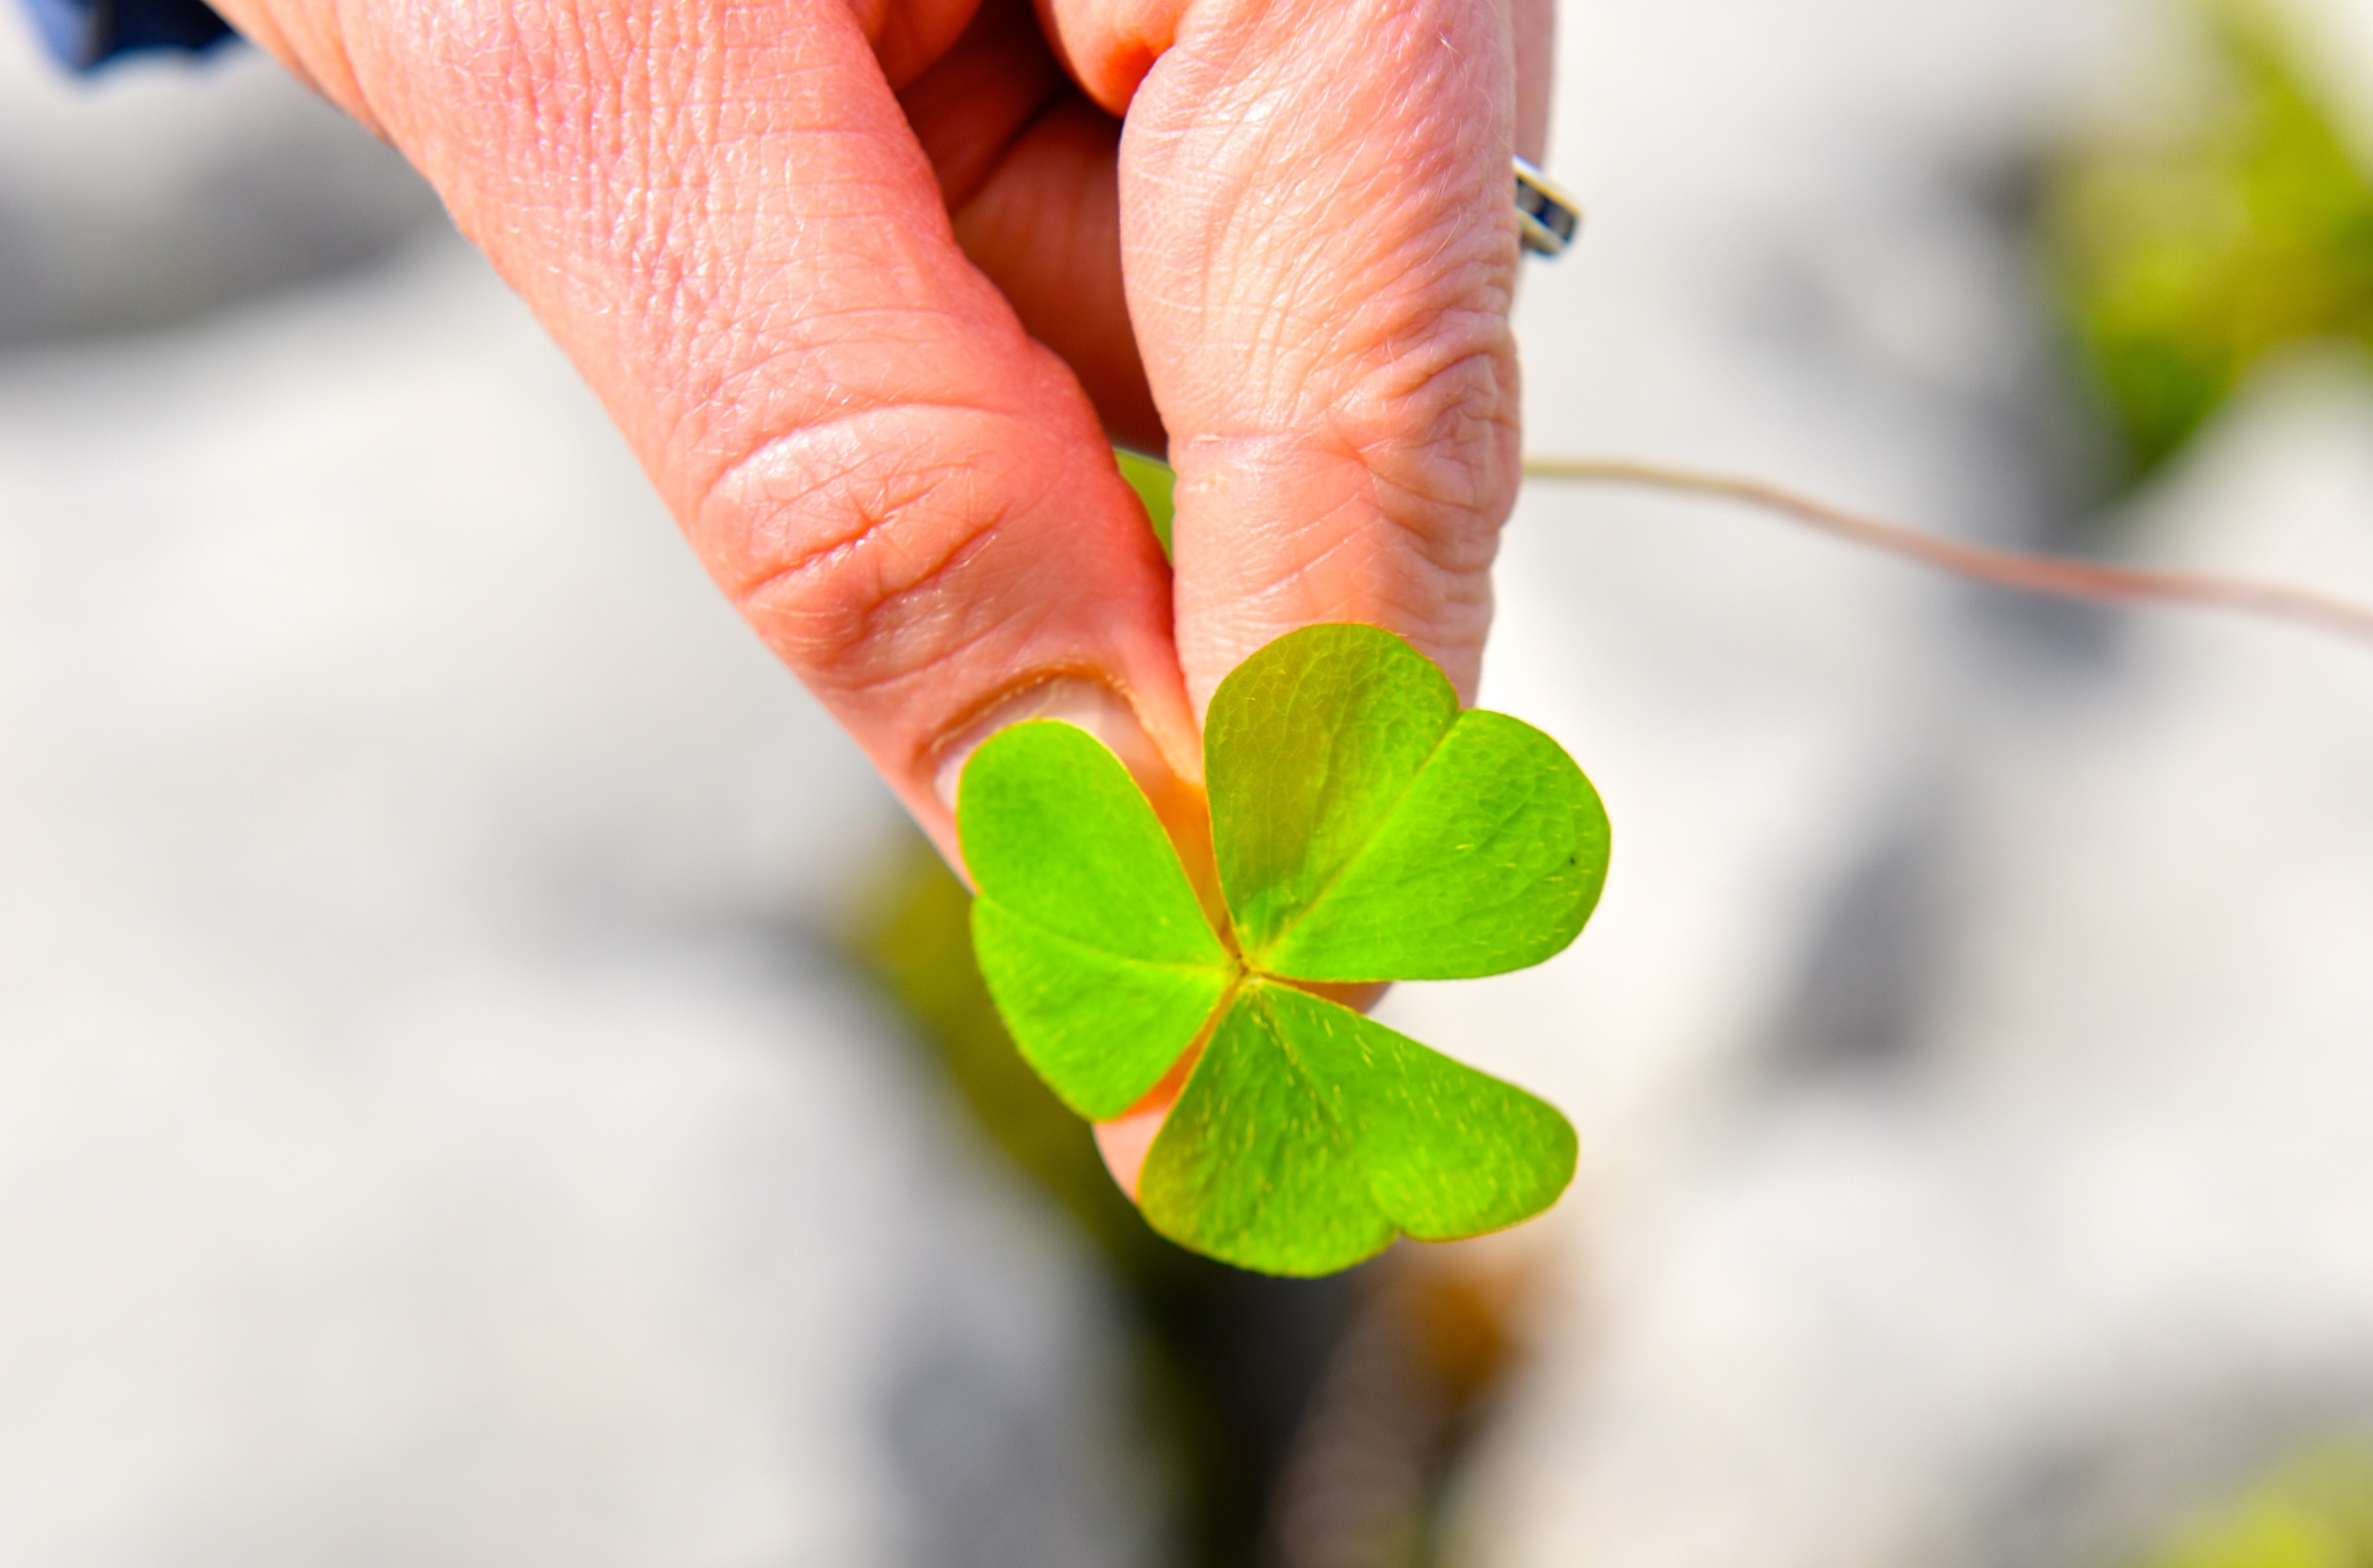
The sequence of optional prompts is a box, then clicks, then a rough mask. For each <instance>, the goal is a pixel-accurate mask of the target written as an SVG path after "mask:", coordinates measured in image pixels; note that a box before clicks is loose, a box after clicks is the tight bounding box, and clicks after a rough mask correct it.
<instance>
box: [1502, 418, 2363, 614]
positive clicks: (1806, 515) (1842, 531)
mask: <svg viewBox="0 0 2373 1568" xmlns="http://www.w3.org/2000/svg"><path fill="white" fill-rule="evenodd" d="M1525 475H1526V476H1527V477H1529V478H1534V479H1559V480H1571V481H1574V482H1577V483H1581V484H1591V485H1629V486H1638V487H1641V488H1643V489H1651V490H1665V491H1674V492H1678V493H1681V494H1684V495H1692V496H1707V497H1713V498H1715V499H1718V500H1727V501H1737V502H1741V503H1743V504H1745V505H1747V506H1750V507H1755V508H1759V509H1761V510H1764V511H1770V512H1777V513H1779V514H1781V515H1782V516H1783V517H1787V518H1791V519H1793V520H1794V521H1797V522H1800V523H1803V524H1805V525H1806V527H1808V528H1811V529H1814V530H1816V531H1817V532H1822V533H1826V534H1829V536H1830V537H1832V538H1835V539H1843V540H1846V541H1848V542H1850V543H1852V544H1863V545H1867V546H1869V547H1870V548H1872V549H1875V550H1884V551H1886V552H1888V554H1889V555H1895V556H1903V557H1904V558H1905V559H1907V560H1913V561H1918V562H1920V563H1921V564H1922V565H1923V566H1930V567H1935V568H1937V569H1938V570H1940V571H1947V572H1952V573H1954V574H1955V575H1957V576H1959V577H1966V578H1973V579H1976V580H1978V581H1980V582H1990V583H1993V584H1995V585H1997V586H1999V587H2003V588H2015V589H2018V590H2020V591H2024V592H2028V593H2052V594H2058V595H2060V596H2061V597H2063V598H2066V599H2090V600H2107V601H2124V602H2135V603H2152V604H2189V605H2194V606H2198V607H2201V608H2204V609H2211V610H2229V611H2233V612H2236V613H2238V614H2244V615H2260V616H2263V617H2265V618H2267V619H2269V620H2276V621H2286V622H2288V623H2290V624H2291V625H2293V626H2307V627H2309V628H2311V629H2313V630H2317V631H2322V632H2329V633H2332V634H2333V635H2335V636H2339V637H2344V638H2353V639H2355V640H2356V641H2358V642H2362V643H2366V644H2367V645H2373V606H2367V605H2363V604H2357V603H2351V602H2350V601H2348V600H2345V599H2337V598H2333V597H2332V596H2331V595H2330V594H2324V593H2317V592H2314V591H2310V590H2309V589H2304V588H2290V587H2285V586H2284V585H2283V584H2281V583H2273V582H2257V581H2252V580H2251V579H2248V578H2238V577H2226V576H2222V575H2219V574H2217V573H2213V572H2180V571H2160V570H2156V569H2154V568H2147V567H2111V566H2103V565H2101V564H2099V563H2098V562H2094V561H2075V560H2069V559H2066V558H2064V557H2062V556H2035V555H2027V554H2024V553H2021V552H2019V551H2015V550H1988V549H1982V548H1981V547H1979V546H1978V545H1975V544H1961V543H1959V542H1958V541H1956V540H1951V539H1940V538H1938V537H1937V536H1936V535H1935V534H1933V533H1923V532H1919V531H1918V530H1917V529H1911V528H1905V527H1902V526H1900V524H1897V523H1892V522H1882V521H1879V520H1878V519H1876V518H1873V517H1864V516H1863V515H1861V514H1860V513H1857V512H1850V511H1845V510H1842V509H1840V508H1837V507H1832V506H1829V505H1827V504H1825V503H1823V502H1820V501H1817V500H1814V499H1812V498H1811V497H1806V496H1800V495H1797V494H1795V493H1794V492H1793V491H1789V490H1783V489H1782V488H1780V487H1779V486H1776V485H1767V484H1764V483H1763V482H1762V481H1760V480H1757V479H1739V478H1735V477H1732V476H1730V475H1726V474H1706V473H1701V472H1699V471H1697V470H1694V469H1687V468H1669V467H1666V466H1665V465H1664V464H1662V463H1651V462H1631V461H1630V460H1628V459H1623V458H1576V457H1531V458H1526V459H1525Z"/></svg>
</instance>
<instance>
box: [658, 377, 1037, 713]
mask: <svg viewBox="0 0 2373 1568" xmlns="http://www.w3.org/2000/svg"><path fill="white" fill-rule="evenodd" d="M1018 426H1019V422H1018V421H1016V420H1014V419H1013V418H1012V417H1011V416H1010V415H1000V414H997V413H994V412H990V411H988V410H983V409H977V408H969V407H963V406H957V405H940V404H897V405H894V406H890V407H880V408H871V409H866V410H863V411H859V412H854V413H845V414H841V415H836V416H834V417H831V418H826V419H822V420H818V421H814V422H811V423H807V424H803V425H801V427H798V428H796V429H792V430H789V431H786V432H783V433H780V434H777V435H775V436H772V437H770V438H768V439H765V440H763V441H760V442H758V443H757V444H756V445H755V446H754V448H753V449H752V450H751V451H750V452H749V453H748V454H747V455H746V456H744V457H743V458H742V459H741V460H740V461H739V462H735V463H733V464H732V465H731V466H730V467H729V468H728V469H727V470H726V471H725V472H724V473H723V474H721V475H720V476H719V479H718V480H717V481H716V482H715V483H714V484H713V485H712V486H710V487H709V489H708V491H707V494H706V496H705V497H704V498H703V500H702V502H701V504H700V505H699V506H698V507H697V508H696V510H695V513H694V518H695V521H694V529H695V532H696V535H697V536H698V537H697V541H696V542H698V543H700V544H702V546H703V553H704V554H705V555H706V556H707V557H708V559H709V561H710V565H711V569H712V571H713V572H715V574H716V575H717V577H718V579H719V584H720V586H722V587H723V588H724V590H725V591H726V593H727V594H728V596H729V597H731V599H732V601H733V602H734V603H735V605H736V606H737V607H738V608H739V609H740V610H741V611H742V614H743V615H744V616H745V617H747V618H748V619H749V621H750V622H751V623H752V625H754V626H756V627H757V629H758V630H759V632H760V634H761V635H762V636H764V637H765V638H766V641H767V642H768V644H769V645H770V646H772V647H773V648H774V649H775V650H776V651H777V653H778V654H780V655H781V656H782V657H783V658H784V659H785V660H786V661H788V662H789V663H790V665H791V666H792V667H793V668H794V669H795V670H797V671H798V672H799V673H801V675H802V676H803V677H805V678H806V679H807V680H808V681H809V682H810V683H811V684H812V685H817V686H819V687H823V688H830V689H836V690H850V689H862V688H869V687H878V686H883V685H890V684H892V683H894V682H896V681H899V680H901V679H904V678H906V677H908V676H911V675H914V674H916V673H919V672H921V671H923V670H925V669H928V668H929V667H930V666H931V665H933V664H934V663H937V662H939V661H941V660H943V659H945V658H947V657H948V656H949V655H950V654H951V653H953V651H954V650H956V649H960V648H963V647H964V646H967V645H968V644H970V643H971V642H973V641H975V640H976V639H977V638H980V637H981V636H982V635H983V634H984V632H985V630H986V627H985V626H982V625H981V624H979V623H980V622H982V621H983V620H984V619H986V618H988V617H991V616H993V615H994V614H997V613H998V607H999V605H1000V604H1001V603H1004V602H1005V601H1006V599H1007V597H1008V596H1007V595H1006V594H1004V593H1003V592H1001V591H999V583H998V580H997V579H998V577H999V573H1000V572H1002V571H1006V570H1009V569H1011V568H1010V565H1009V563H1006V562H1004V561H1002V560H1000V558H999V554H1000V553H999V551H997V550H996V549H994V548H993V545H994V542H995V535H996V532H997V530H998V528H999V524H1000V522H1001V521H1004V520H1005V519H1006V518H1007V517H1009V516H1011V514H1012V513H1013V512H1014V511H1015V510H1016V509H1027V508H1028V507H1030V506H1031V505H1032V504H1034V503H1033V498H1032V497H1029V496H1027V495H1024V494H1022V493H1021V486H1023V483H1024V481H1025V479H1026V474H1027V473H1028V471H1029V467H1030V465H1029V464H1028V463H1027V462H1026V461H1024V460H1023V451H1024V450H1025V449H1026V447H1027V445H1028V443H1029V439H1030V436H1029V432H1028V431H1027V430H1026V428H1021V427H1018Z"/></svg>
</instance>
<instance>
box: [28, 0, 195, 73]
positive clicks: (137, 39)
mask: <svg viewBox="0 0 2373 1568" xmlns="http://www.w3.org/2000/svg"><path fill="white" fill-rule="evenodd" d="M25 3H26V4H27V5H28V6H30V7H31V8H32V12H33V25H34V26H35V27H36V28H38V29H41V39H42V41H43V42H45V43H47V44H48V45H49V46H50V53H53V54H55V55H56V56H57V57H58V58H59V59H60V60H61V61H63V62H64V63H65V64H67V65H68V66H70V67H72V68H73V69H75V70H77V71H88V70H90V69H91V68H92V67H94V66H97V65H103V64H106V63H107V62H109V61H110V60H113V59H115V58H117V57H118V56H120V55H125V54H132V53H137V52H139V51H141V50H144V49H179V50H184V51H196V50H201V49H210V48H212V47H213V46H214V45H216V44H217V43H220V42H221V41H223V40H225V39H227V38H228V37H230V36H231V31H230V24H229V23H228V22H226V21H224V20H223V19H222V18H220V17H217V16H216V15H215V14H214V12H213V11H211V10H209V9H208V8H207V7H206V6H205V3H204V0H25Z"/></svg>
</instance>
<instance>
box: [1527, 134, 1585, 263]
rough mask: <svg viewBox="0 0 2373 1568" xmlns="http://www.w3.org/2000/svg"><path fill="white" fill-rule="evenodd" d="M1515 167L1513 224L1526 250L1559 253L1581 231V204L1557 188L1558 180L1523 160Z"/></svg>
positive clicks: (1536, 252)
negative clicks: (1514, 215)
mask: <svg viewBox="0 0 2373 1568" xmlns="http://www.w3.org/2000/svg"><path fill="white" fill-rule="evenodd" d="M1514 162H1515V166H1516V227H1517V228H1518V229H1519V230H1520V231H1521V232H1522V234H1523V237H1524V242H1525V250H1527V251H1530V252H1533V253H1534V254H1535V255H1537V256H1558V255H1562V254H1564V252H1565V248H1566V247H1567V246H1569V245H1571V244H1572V243H1573V237H1574V236H1575V235H1576V234H1578V233H1580V232H1581V231H1582V205H1581V204H1580V203H1578V202H1576V201H1575V200H1574V199H1573V198H1572V196H1569V195H1567V194H1566V193H1565V192H1563V191H1562V190H1561V189H1559V188H1558V184H1557V181H1554V180H1551V179H1550V178H1549V176H1548V175H1546V174H1544V173H1542V172H1541V171H1540V170H1537V169H1536V168H1534V167H1533V166H1532V165H1531V164H1529V163H1527V162H1525V160H1524V159H1523V158H1516V159H1515V160H1514Z"/></svg>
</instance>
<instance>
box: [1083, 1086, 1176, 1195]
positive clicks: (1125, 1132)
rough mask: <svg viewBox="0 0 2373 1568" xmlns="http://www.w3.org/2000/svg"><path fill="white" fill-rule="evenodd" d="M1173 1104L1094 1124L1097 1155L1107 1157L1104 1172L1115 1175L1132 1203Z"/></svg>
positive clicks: (1166, 1102)
mask: <svg viewBox="0 0 2373 1568" xmlns="http://www.w3.org/2000/svg"><path fill="white" fill-rule="evenodd" d="M1173 1103H1175V1102H1171V1101H1164V1102H1163V1104H1161V1105H1159V1106H1151V1107H1145V1106H1140V1107H1139V1108H1138V1109H1135V1110H1132V1111H1129V1112H1128V1114H1126V1115H1124V1116H1118V1117H1114V1118H1113V1119H1112V1120H1110V1121H1100V1122H1097V1123H1095V1124H1094V1125H1095V1134H1096V1153H1099V1154H1102V1155H1103V1156H1104V1159H1105V1169H1106V1170H1108V1171H1110V1172H1111V1173H1112V1178H1113V1180H1114V1182H1115V1183H1116V1184H1117V1185H1118V1186H1119V1188H1120V1189H1121V1191H1123V1192H1125V1193H1127V1194H1128V1200H1129V1201H1130V1202H1132V1203H1134V1202H1136V1201H1137V1182H1138V1177H1139V1176H1141V1175H1143V1174H1144V1171H1145V1156H1146V1155H1147V1153H1150V1152H1151V1150H1152V1148H1153V1140H1154V1139H1155V1137H1156V1136H1158V1135H1159V1134H1160V1133H1161V1131H1162V1124H1163V1122H1164V1121H1167V1120H1168V1119H1169V1118H1170V1106H1171V1105H1172V1104H1173Z"/></svg>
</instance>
